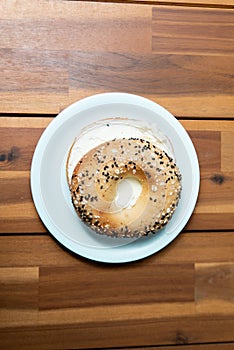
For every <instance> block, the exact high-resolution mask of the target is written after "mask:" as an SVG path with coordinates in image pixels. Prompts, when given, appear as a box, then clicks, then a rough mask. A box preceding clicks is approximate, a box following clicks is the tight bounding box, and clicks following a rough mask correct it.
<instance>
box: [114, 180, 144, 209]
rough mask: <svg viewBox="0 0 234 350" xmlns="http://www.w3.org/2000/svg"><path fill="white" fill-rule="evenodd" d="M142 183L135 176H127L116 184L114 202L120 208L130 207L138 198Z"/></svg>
mask: <svg viewBox="0 0 234 350" xmlns="http://www.w3.org/2000/svg"><path fill="white" fill-rule="evenodd" d="M141 191H142V185H141V183H140V181H139V180H138V179H136V178H135V177H127V178H125V179H123V180H121V181H119V182H118V184H117V195H116V198H115V203H116V205H117V206H118V207H120V208H122V209H128V208H129V209H130V208H132V207H133V206H134V205H135V204H136V202H137V199H138V198H139V196H140V194H141Z"/></svg>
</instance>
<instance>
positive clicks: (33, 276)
mask: <svg viewBox="0 0 234 350" xmlns="http://www.w3.org/2000/svg"><path fill="white" fill-rule="evenodd" d="M38 282H39V270H38V268H37V267H24V268H21V267H6V268H3V267H1V268H0V309H15V308H17V309H38Z"/></svg>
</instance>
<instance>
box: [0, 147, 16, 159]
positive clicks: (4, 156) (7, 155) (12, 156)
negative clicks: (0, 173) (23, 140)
mask: <svg viewBox="0 0 234 350" xmlns="http://www.w3.org/2000/svg"><path fill="white" fill-rule="evenodd" d="M19 156H20V149H19V148H18V147H15V146H13V147H11V149H10V151H8V152H7V151H6V152H2V153H0V162H1V163H5V162H13V161H14V160H16V159H17V158H19Z"/></svg>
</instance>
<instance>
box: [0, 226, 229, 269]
mask: <svg viewBox="0 0 234 350" xmlns="http://www.w3.org/2000/svg"><path fill="white" fill-rule="evenodd" d="M233 234H234V231H232V232H220V231H219V232H190V233H181V234H180V235H179V236H178V237H177V238H176V240H174V241H173V242H172V243H171V244H170V245H169V246H168V247H167V248H166V249H165V250H162V251H160V252H158V253H157V254H156V255H154V256H152V257H149V258H148V259H146V260H144V265H145V266H146V265H147V266H151V265H153V266H155V264H163V265H165V266H166V265H168V264H185V265H186V264H191V263H212V262H213V263H221V262H230V261H233V259H234V240H233ZM42 252H43V254H42ZM0 256H1V259H0V263H1V266H2V267H11V266H15V267H33V266H41V267H50V268H52V267H77V268H79V267H80V268H81V271H83V269H85V268H86V269H88V268H89V266H90V267H91V268H92V266H93V263H92V262H90V261H87V260H85V259H82V258H81V257H79V255H76V254H72V253H71V252H70V251H68V250H67V249H65V248H64V247H63V246H62V245H60V244H59V243H58V242H57V241H56V240H54V239H53V238H52V236H51V235H23V236H21V235H16V236H3V235H2V236H0ZM134 264H136V267H137V266H139V270H140V268H141V265H142V263H141V262H139V263H134ZM100 267H102V264H100ZM103 267H104V266H103ZM155 269H156V268H155ZM68 270H69V269H68Z"/></svg>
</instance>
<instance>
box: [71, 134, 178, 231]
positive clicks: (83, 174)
mask: <svg viewBox="0 0 234 350" xmlns="http://www.w3.org/2000/svg"><path fill="white" fill-rule="evenodd" d="M129 177H131V178H132V177H133V178H136V179H137V180H138V181H139V182H140V183H141V186H142V190H141V193H140V195H139V197H138V198H137V201H136V203H135V204H134V205H133V206H132V207H130V208H122V207H120V206H118V203H117V202H116V200H115V199H116V193H117V186H118V183H119V181H122V180H123V179H126V178H129ZM180 180H181V175H180V172H179V169H178V167H177V166H176V164H175V162H174V161H173V159H172V158H171V157H169V156H168V155H167V154H166V153H165V152H164V151H162V150H160V149H158V148H157V147H156V146H155V145H154V144H152V143H150V142H149V141H146V140H143V139H135V138H130V139H125V138H124V139H117V140H112V141H108V142H105V143H103V144H101V145H99V146H97V147H95V148H94V149H92V150H90V151H89V152H88V153H87V154H85V155H84V156H83V157H82V159H80V161H79V162H78V163H77V165H76V167H75V169H74V171H73V174H72V178H71V179H68V182H69V185H70V191H71V198H72V203H73V205H74V208H75V210H76V212H77V214H78V216H79V217H80V219H81V220H82V221H83V222H84V223H85V224H87V225H88V226H89V227H91V229H93V230H94V231H95V232H97V233H99V234H105V235H108V236H112V237H141V236H145V235H147V234H149V233H155V232H156V231H158V230H160V229H161V228H162V227H164V226H165V225H166V224H167V223H168V221H169V220H170V218H171V217H172V214H173V213H174V211H175V209H176V206H177V204H178V201H179V197H180V192H181V181H180Z"/></svg>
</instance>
